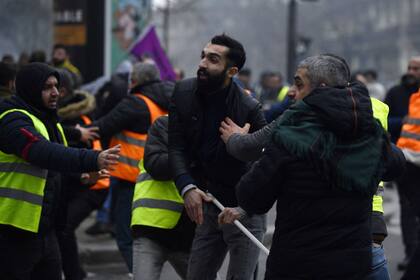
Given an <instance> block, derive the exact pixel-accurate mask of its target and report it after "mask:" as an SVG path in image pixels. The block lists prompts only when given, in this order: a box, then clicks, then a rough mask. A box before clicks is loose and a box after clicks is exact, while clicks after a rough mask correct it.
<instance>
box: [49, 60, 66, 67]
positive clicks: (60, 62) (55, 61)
mask: <svg viewBox="0 0 420 280" xmlns="http://www.w3.org/2000/svg"><path fill="white" fill-rule="evenodd" d="M52 63H53V64H54V66H56V67H57V66H60V65H61V64H63V63H64V60H59V59H55V58H53V59H52Z"/></svg>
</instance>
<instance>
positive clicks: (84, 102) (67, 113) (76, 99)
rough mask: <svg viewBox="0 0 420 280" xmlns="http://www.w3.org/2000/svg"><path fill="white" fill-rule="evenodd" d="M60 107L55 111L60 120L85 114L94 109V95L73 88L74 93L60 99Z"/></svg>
mask: <svg viewBox="0 0 420 280" xmlns="http://www.w3.org/2000/svg"><path fill="white" fill-rule="evenodd" d="M59 103H60V108H59V109H58V111H57V114H58V116H59V117H60V118H61V119H62V120H71V119H75V118H78V117H80V116H81V115H87V114H89V113H91V112H92V111H93V110H95V107H96V102H95V97H94V96H93V95H91V94H89V93H87V92H84V91H80V90H75V91H74V94H72V95H70V96H66V97H64V98H63V99H62V100H60V102H59Z"/></svg>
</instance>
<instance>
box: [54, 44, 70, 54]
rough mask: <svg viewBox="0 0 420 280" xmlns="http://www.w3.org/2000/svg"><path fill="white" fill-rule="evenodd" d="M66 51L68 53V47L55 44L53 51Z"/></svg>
mask: <svg viewBox="0 0 420 280" xmlns="http://www.w3.org/2000/svg"><path fill="white" fill-rule="evenodd" d="M56 49H64V50H65V51H66V52H67V47H66V46H65V45H64V44H55V45H54V47H53V50H56Z"/></svg>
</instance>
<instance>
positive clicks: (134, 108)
mask: <svg viewBox="0 0 420 280" xmlns="http://www.w3.org/2000/svg"><path fill="white" fill-rule="evenodd" d="M172 90H173V84H172V83H170V82H161V81H153V82H149V83H147V84H144V85H141V86H137V87H135V88H133V89H132V90H131V94H130V95H128V96H126V97H124V98H123V99H122V100H121V101H120V103H118V105H117V106H115V107H114V108H113V109H112V110H111V111H110V112H109V113H108V114H106V115H105V116H103V117H101V118H100V119H98V120H96V121H95V122H94V123H93V125H94V126H98V127H99V132H100V135H101V137H111V136H113V135H115V134H117V133H119V132H120V131H122V130H129V131H132V132H137V133H147V130H148V129H149V127H150V123H151V122H150V112H149V108H148V107H147V104H146V103H145V102H144V101H143V100H142V99H140V98H138V97H137V96H134V95H133V94H135V93H140V94H142V95H144V96H147V97H148V98H150V99H151V100H152V101H153V102H155V103H156V104H157V105H158V106H159V107H160V108H162V109H164V110H168V108H169V101H170V96H171V94H172Z"/></svg>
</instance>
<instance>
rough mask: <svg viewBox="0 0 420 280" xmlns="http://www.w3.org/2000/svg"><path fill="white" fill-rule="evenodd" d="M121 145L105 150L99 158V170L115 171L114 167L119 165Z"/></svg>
mask: <svg viewBox="0 0 420 280" xmlns="http://www.w3.org/2000/svg"><path fill="white" fill-rule="evenodd" d="M120 151H121V145H116V146H114V147H112V148H109V149H107V150H104V151H102V152H100V153H99V156H98V168H99V169H106V170H114V168H113V166H115V165H116V164H117V163H118V159H119V157H120V156H119V155H118V154H119V153H120Z"/></svg>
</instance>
